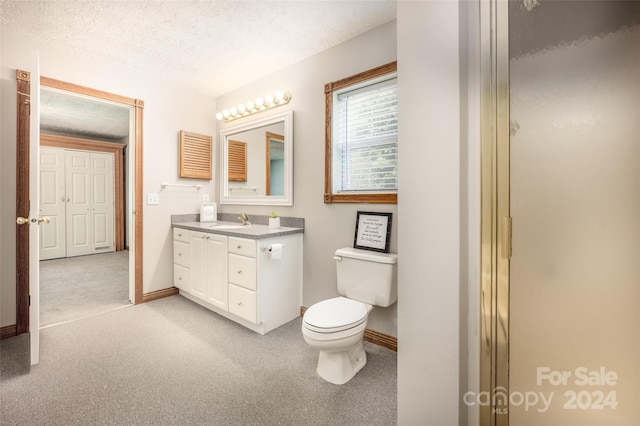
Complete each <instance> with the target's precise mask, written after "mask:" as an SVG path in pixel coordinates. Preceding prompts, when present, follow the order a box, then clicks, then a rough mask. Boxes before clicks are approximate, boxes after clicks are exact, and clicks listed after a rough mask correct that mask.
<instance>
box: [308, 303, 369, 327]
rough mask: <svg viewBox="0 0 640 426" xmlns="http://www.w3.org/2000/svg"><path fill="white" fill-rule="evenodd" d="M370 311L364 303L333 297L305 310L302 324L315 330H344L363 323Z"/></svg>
mask: <svg viewBox="0 0 640 426" xmlns="http://www.w3.org/2000/svg"><path fill="white" fill-rule="evenodd" d="M370 310H371V305H367V304H366V303H362V302H358V301H357V300H351V299H347V298H346V297H335V298H333V299H328V300H323V301H322V302H318V303H316V304H315V305H313V306H311V307H310V308H309V309H307V311H306V312H305V313H304V322H305V323H307V324H309V325H311V326H313V327H317V328H322V329H332V331H338V330H337V329H341V330H344V329H347V328H350V327H355V326H356V325H358V324H360V323H361V322H362V321H364V320H365V319H366V318H367V315H368V314H369V311H370Z"/></svg>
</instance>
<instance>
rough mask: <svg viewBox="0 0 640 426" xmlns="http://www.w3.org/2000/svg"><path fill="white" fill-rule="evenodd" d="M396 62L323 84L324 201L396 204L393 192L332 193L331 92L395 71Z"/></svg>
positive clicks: (396, 67)
mask: <svg viewBox="0 0 640 426" xmlns="http://www.w3.org/2000/svg"><path fill="white" fill-rule="evenodd" d="M397 69H398V62H397V61H393V62H390V63H388V64H385V65H381V66H379V67H376V68H372V69H370V70H367V71H364V72H361V73H359V74H355V75H352V76H350V77H346V78H343V79H342V80H338V81H334V82H331V83H327V84H325V85H324V97H325V130H324V132H325V133H324V134H325V145H324V152H325V154H324V155H325V156H324V202H325V204H331V203H370V204H398V193H397V192H396V193H394V194H375V193H368V194H334V193H333V181H332V179H333V177H332V176H333V170H332V163H333V156H332V154H333V140H332V134H333V131H332V130H333V126H332V124H333V121H332V114H333V92H335V91H338V90H341V89H344V88H346V87H349V86H353V85H354V84H358V83H362V82H364V81H367V80H371V79H373V78H376V77H380V76H383V75H386V74H391V73H393V72H396V71H397Z"/></svg>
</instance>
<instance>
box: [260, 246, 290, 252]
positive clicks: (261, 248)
mask: <svg viewBox="0 0 640 426" xmlns="http://www.w3.org/2000/svg"><path fill="white" fill-rule="evenodd" d="M281 246H282V247H284V244H281ZM260 251H267V252H269V253H271V245H269V246H267V247H264V246H263V247H260Z"/></svg>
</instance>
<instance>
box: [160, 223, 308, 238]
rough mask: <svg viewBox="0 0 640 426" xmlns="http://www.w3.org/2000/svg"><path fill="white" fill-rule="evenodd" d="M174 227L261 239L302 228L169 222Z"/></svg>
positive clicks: (302, 229)
mask: <svg viewBox="0 0 640 426" xmlns="http://www.w3.org/2000/svg"><path fill="white" fill-rule="evenodd" d="M171 225H172V226H173V227H174V228H182V229H189V230H192V231H200V232H208V233H211V234H219V235H228V236H230V237H239V238H248V239H250V240H261V239H263V238H270V237H277V236H280V235H289V234H301V233H303V232H304V228H288V227H281V228H277V229H271V228H269V226H268V225H256V224H251V225H242V224H240V223H239V222H222V221H218V222H177V223H173V224H171Z"/></svg>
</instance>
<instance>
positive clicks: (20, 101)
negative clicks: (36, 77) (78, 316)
mask: <svg viewBox="0 0 640 426" xmlns="http://www.w3.org/2000/svg"><path fill="white" fill-rule="evenodd" d="M16 83H17V97H16V101H17V115H18V117H17V120H16V121H17V129H16V130H17V131H16V217H29V151H30V149H29V137H30V129H29V126H30V120H29V115H30V112H31V105H30V102H31V73H29V72H27V71H21V70H17V71H16ZM25 164H26V165H27V167H24V165H25ZM25 225H26V226H25ZM25 225H18V224H16V335H18V334H23V333H28V332H29V224H28V223H27V224H25Z"/></svg>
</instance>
